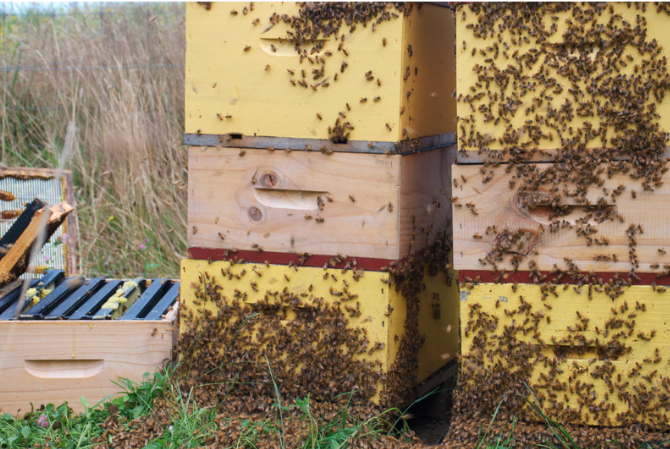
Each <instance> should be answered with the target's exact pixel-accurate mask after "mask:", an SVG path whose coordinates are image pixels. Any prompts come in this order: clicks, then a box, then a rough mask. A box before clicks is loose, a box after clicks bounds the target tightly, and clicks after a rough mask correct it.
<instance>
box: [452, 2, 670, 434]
mask: <svg viewBox="0 0 670 449" xmlns="http://www.w3.org/2000/svg"><path fill="white" fill-rule="evenodd" d="M627 7H628V8H631V9H633V10H635V14H634V15H633V17H635V18H634V19H633V21H632V22H629V21H626V20H625V19H624V18H623V17H622V16H621V15H620V14H617V13H616V11H615V10H614V8H613V6H612V5H609V4H606V3H598V4H575V3H561V4H557V3H551V4H550V3H546V4H532V3H520V4H503V3H479V4H470V5H460V6H458V7H457V10H456V17H457V20H463V21H465V22H466V29H467V30H469V31H468V32H470V33H472V38H471V39H469V38H468V37H467V36H459V40H460V39H461V38H462V39H463V44H462V47H461V46H459V50H460V49H461V48H462V50H463V51H466V52H468V53H469V54H471V55H472V56H478V64H477V65H476V66H474V67H473V68H472V70H473V76H474V78H473V84H472V86H470V88H469V90H468V91H464V92H459V95H458V101H459V102H461V103H463V105H462V106H461V107H459V111H463V110H465V111H467V110H468V109H469V113H468V112H465V113H462V112H461V113H460V114H459V117H458V130H459V132H458V139H459V151H460V156H462V157H463V158H466V159H467V157H468V153H469V152H478V153H479V154H480V155H484V156H485V158H484V159H485V161H486V162H485V163H484V165H483V166H482V170H481V174H482V179H483V181H484V182H488V181H490V180H491V179H492V177H493V176H495V174H496V171H497V170H500V169H503V167H504V170H505V171H506V172H507V173H513V174H514V178H513V180H514V181H513V182H510V186H509V187H510V189H514V188H517V189H519V192H520V196H521V194H523V193H524V192H535V191H540V190H541V191H544V192H548V196H547V198H540V199H538V200H540V201H542V202H547V204H550V207H551V211H552V212H551V215H550V220H551V224H550V225H549V226H548V227H547V228H545V227H542V226H540V227H538V228H537V229H514V228H507V227H505V228H502V227H501V229H498V228H496V227H495V226H489V228H488V229H487V230H486V235H489V236H490V239H492V240H493V245H492V249H491V251H490V252H489V254H488V255H487V256H486V257H485V258H484V259H480V263H481V264H482V266H483V267H485V268H483V269H491V270H492V271H493V272H495V273H497V277H496V278H495V282H507V281H506V278H507V275H509V274H510V273H513V272H517V271H518V270H521V269H524V270H526V269H527V270H528V281H529V282H531V283H534V284H536V285H537V286H536V287H535V288H536V289H537V296H534V297H533V298H532V299H527V298H524V297H523V296H519V301H520V305H519V306H518V307H516V306H514V307H516V308H513V307H512V306H507V307H505V306H504V304H500V303H499V302H496V306H495V310H493V309H490V308H483V307H482V305H481V304H480V303H477V302H473V303H471V304H469V306H470V307H469V309H470V310H469V313H468V314H467V316H461V321H462V323H463V324H462V326H463V336H464V337H465V338H466V339H468V341H471V345H472V346H471V349H469V351H468V353H465V354H464V355H463V356H462V359H461V365H460V374H459V387H458V391H457V392H456V394H455V413H454V415H455V416H456V417H457V418H456V420H455V422H454V423H452V426H451V430H450V433H449V435H448V436H447V437H446V439H445V442H449V443H450V447H473V446H474V445H476V444H477V443H478V442H479V439H480V436H479V435H478V431H479V430H480V429H482V428H486V427H487V426H488V425H489V423H490V421H491V416H492V415H493V413H494V412H495V411H496V408H497V407H498V404H499V403H501V404H502V405H501V406H500V411H499V413H498V417H497V419H496V423H495V424H494V426H493V428H491V429H490V430H489V435H496V436H497V435H502V434H506V433H505V432H507V431H509V430H510V429H511V427H510V426H511V425H512V424H511V423H512V417H517V418H519V419H520V420H521V421H522V423H521V424H516V428H515V430H514V441H515V443H517V444H518V445H520V446H524V445H535V444H537V443H540V442H542V441H545V442H546V441H549V442H552V444H560V443H559V442H558V441H557V440H555V438H554V435H553V434H552V433H551V431H550V430H549V429H548V427H547V426H546V424H545V423H544V422H542V423H537V422H538V421H541V417H540V416H539V415H538V414H537V413H535V411H534V410H533V409H532V408H531V407H529V406H528V403H527V402H526V400H525V398H530V400H531V402H532V401H533V398H532V397H531V396H530V393H529V391H528V389H527V388H526V385H528V386H529V387H530V389H531V390H532V391H533V393H534V395H535V397H536V398H537V401H538V405H539V406H540V407H542V409H543V411H544V412H545V413H546V415H547V416H550V417H552V418H554V419H558V420H559V421H560V422H561V423H562V424H565V425H567V429H568V431H569V432H570V433H571V435H572V436H573V437H574V438H575V441H576V443H577V444H578V445H579V446H580V447H596V446H598V445H602V446H603V447H604V446H607V445H608V444H611V441H618V443H619V444H620V445H621V446H622V447H639V446H640V444H641V443H642V442H645V441H654V440H660V439H662V437H661V433H660V432H662V431H667V430H668V424H667V423H668V422H669V421H668V416H667V410H670V400H668V399H667V398H668V397H670V396H668V393H670V385H669V384H670V382H668V379H667V378H665V377H661V376H659V375H658V374H657V371H656V370H654V368H653V365H655V364H657V363H659V362H660V355H659V353H658V350H656V351H657V355H656V356H655V357H648V358H647V359H645V360H644V362H642V361H638V362H635V363H632V362H630V360H631V359H630V356H631V354H632V353H633V352H634V350H635V348H636V347H638V346H635V344H634V342H640V341H642V342H647V341H649V342H651V343H653V342H654V341H655V340H654V337H655V335H656V332H655V330H654V331H650V330H649V329H644V331H642V332H640V330H637V331H636V330H635V327H636V326H635V325H636V317H638V318H637V319H638V320H639V319H640V317H639V316H640V314H642V313H643V312H642V310H643V309H644V308H645V306H644V304H639V303H638V304H636V305H635V308H634V310H633V307H632V304H631V305H630V309H631V310H628V308H629V305H628V304H627V303H626V301H625V298H626V296H625V292H626V291H627V287H629V286H630V285H633V284H634V283H635V282H639V281H640V277H639V276H638V275H637V273H636V271H637V270H638V268H639V263H640V261H639V255H638V251H637V244H638V240H639V239H640V236H641V234H643V231H644V229H643V226H641V225H640V224H639V223H637V222H635V223H632V222H630V220H632V219H633V218H635V219H636V220H639V219H640V217H623V216H621V214H619V213H618V212H617V209H616V206H612V205H611V202H607V201H605V200H606V196H608V192H604V196H603V197H601V198H600V199H599V200H598V201H595V202H589V201H588V200H587V193H588V192H589V191H595V190H596V189H597V190H599V191H602V190H603V189H602V185H603V180H604V179H605V178H611V177H612V176H614V175H620V174H627V175H628V176H630V178H631V182H636V183H639V184H640V185H641V189H642V190H644V191H648V192H651V191H654V189H656V188H657V187H659V186H660V185H662V183H663V180H662V177H663V174H664V173H665V172H666V171H667V169H668V168H667V166H666V161H665V159H664V157H663V152H664V151H665V147H666V142H667V139H668V135H667V134H666V131H665V130H663V129H661V126H660V124H659V115H658V114H657V112H656V111H657V107H658V104H659V103H660V102H661V101H662V100H663V98H664V96H665V95H666V94H668V93H669V92H668V91H669V89H670V76H669V72H668V68H667V61H666V58H665V57H663V56H662V54H661V45H660V43H659V42H658V41H657V40H656V39H652V38H651V37H650V36H648V35H647V31H646V27H647V19H646V18H645V13H646V11H647V9H652V8H653V10H652V11H653V12H652V11H650V12H651V13H653V14H655V13H661V12H665V13H668V8H667V7H666V6H665V5H655V6H650V5H648V4H643V3H639V4H629V5H628V6H627ZM566 12H569V13H570V14H568V15H563V16H562V17H563V19H561V22H560V25H565V26H564V28H563V29H564V31H562V34H559V33H558V25H559V16H561V14H564V13H566ZM563 20H565V23H563ZM557 39H558V42H560V43H556V42H557ZM614 42H616V44H614ZM463 106H464V107H463ZM519 117H523V120H522V121H521V122H519V121H518V118H519ZM515 118H516V120H515ZM519 123H520V124H519ZM547 146H549V147H552V148H554V150H552V152H551V161H550V162H549V163H546V164H529V163H528V162H531V161H533V160H535V158H536V157H545V156H546V154H547V153H546V152H543V148H546V147H547ZM503 162H506V164H502V163H503ZM624 189H625V187H623V186H620V187H619V188H617V189H614V190H615V191H614V192H611V196H612V199H615V197H616V196H619V195H621V194H622V192H623V190H624ZM631 197H632V199H633V200H634V199H635V198H636V195H635V193H634V191H633V192H632V193H631ZM566 199H569V200H570V203H571V204H581V205H584V206H585V207H583V208H582V210H583V212H582V215H581V216H580V217H578V218H577V219H574V217H573V219H572V220H571V222H567V221H566V220H564V219H562V218H563V217H564V216H565V215H567V214H568V213H569V212H570V211H571V210H572V208H570V207H568V206H566V203H567V201H566ZM526 201H528V202H529V204H524V205H523V206H524V207H528V208H532V207H534V204H531V203H532V202H533V201H534V199H533V198H530V197H528V198H526ZM468 207H469V208H470V210H471V211H472V212H473V214H474V213H475V211H476V204H474V203H471V204H469V205H468ZM610 222H624V223H626V225H625V228H624V229H625V231H624V232H625V239H626V240H627V241H628V249H629V251H628V259H629V262H630V272H629V273H628V274H627V275H621V276H620V275H619V274H614V275H613V276H611V277H609V278H608V279H605V280H603V278H602V276H601V275H599V274H596V273H594V272H584V271H583V270H580V267H579V266H578V265H577V264H576V263H575V262H573V261H572V260H571V259H570V258H568V257H566V258H565V267H559V266H558V265H554V269H553V270H552V271H551V272H550V273H547V272H541V271H540V270H539V269H538V267H537V263H536V262H535V260H534V256H536V255H537V252H534V251H533V250H532V248H533V246H534V244H535V242H537V240H538V239H540V238H542V235H543V234H544V233H547V232H549V233H556V232H567V231H572V232H575V233H576V234H577V236H579V238H580V239H583V241H584V246H586V247H591V248H593V251H594V255H593V260H598V261H616V257H617V256H616V254H611V252H607V251H606V247H607V245H608V243H609V242H608V239H607V238H606V237H598V229H597V228H598V226H599V225H600V224H603V223H610ZM478 237H479V239H481V235H479V234H478V235H476V236H473V238H474V239H478ZM659 253H660V251H659ZM522 263H524V264H527V268H526V266H522ZM655 267H656V269H658V275H659V276H666V275H668V274H669V273H670V269H668V268H670V265H668V268H665V266H664V267H663V268H661V267H660V264H655ZM472 284H473V283H470V282H468V283H467V284H464V285H463V286H464V287H466V288H467V287H470V288H471V287H472ZM561 284H562V285H561ZM567 288H572V289H574V291H576V292H577V293H578V294H582V295H583V297H584V300H585V301H593V302H598V307H604V305H603V304H606V303H607V304H610V303H611V304H616V305H617V306H616V307H613V308H612V316H611V317H610V318H609V319H608V320H606V321H605V322H604V323H600V324H595V323H589V318H587V317H586V316H585V315H583V314H580V313H579V312H578V313H577V316H576V317H575V320H574V322H573V323H570V324H569V325H568V326H567V327H566V328H565V329H564V331H566V332H562V333H561V334H560V335H561V337H558V336H557V337H555V338H556V339H555V340H554V339H553V338H552V341H546V340H543V338H542V336H541V332H540V331H541V330H542V328H543V327H544V328H545V329H546V326H549V325H551V323H552V321H551V316H550V311H551V307H552V306H551V303H552V299H554V298H558V296H559V294H560V291H561V290H564V289H567ZM654 288H655V289H656V291H658V287H656V286H655V285H654ZM513 291H514V292H515V293H516V291H517V288H516V286H515V288H513ZM608 308H609V306H608ZM605 310H607V309H605ZM503 313H504V315H503ZM562 330H563V329H562ZM593 332H595V334H596V336H597V337H596V338H594V337H593ZM544 335H545V338H547V334H546V333H545V334H544ZM588 351H592V352H588ZM575 359H585V360H583V361H584V362H587V363H582V364H576V362H575ZM617 360H622V361H626V360H628V361H629V364H628V365H630V366H626V367H625V368H624V367H622V366H620V365H617V364H616V363H614V362H616V361H617ZM566 373H570V375H569V376H568V375H566ZM595 386H599V387H600V388H599V389H598V392H601V393H600V396H599V395H598V393H597V392H596V387H595ZM602 391H605V392H606V393H604V394H603V393H602ZM501 398H504V399H502V402H501ZM616 404H618V406H617V405H616ZM587 421H588V422H591V423H597V424H598V425H600V426H621V427H615V428H596V429H593V428H583V427H580V428H578V427H577V426H578V425H580V424H582V423H584V422H587ZM651 429H654V430H651ZM656 430H658V431H659V432H656Z"/></svg>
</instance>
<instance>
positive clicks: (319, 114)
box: [316, 112, 323, 120]
mask: <svg viewBox="0 0 670 449" xmlns="http://www.w3.org/2000/svg"><path fill="white" fill-rule="evenodd" d="M316 118H318V119H319V120H323V117H322V116H321V113H320V112H317V113H316Z"/></svg>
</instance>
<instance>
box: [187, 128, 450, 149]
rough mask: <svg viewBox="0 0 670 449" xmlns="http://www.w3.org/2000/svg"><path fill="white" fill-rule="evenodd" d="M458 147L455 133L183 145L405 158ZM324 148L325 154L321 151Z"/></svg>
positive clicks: (208, 140)
mask: <svg viewBox="0 0 670 449" xmlns="http://www.w3.org/2000/svg"><path fill="white" fill-rule="evenodd" d="M455 143H456V137H455V136H454V133H443V134H437V135H434V136H426V137H419V138H416V139H411V140H409V139H408V140H402V141H400V142H379V141H375V142H371V141H365V140H349V141H348V142H347V143H333V142H331V141H330V140H328V139H302V138H299V139H296V138H289V137H267V136H245V135H242V134H221V135H211V134H188V133H185V134H184V145H189V146H209V147H215V146H217V145H220V146H225V147H229V148H257V149H262V150H268V149H274V150H286V149H287V148H288V149H289V150H291V151H323V152H330V151H333V152H343V153H375V154H389V153H390V154H404V153H414V152H416V151H423V150H432V149H435V148H439V147H447V146H450V145H453V144H455ZM322 148H323V150H321V149H322Z"/></svg>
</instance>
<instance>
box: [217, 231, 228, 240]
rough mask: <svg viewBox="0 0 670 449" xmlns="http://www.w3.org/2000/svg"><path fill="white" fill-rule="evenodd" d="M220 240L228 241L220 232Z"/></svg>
mask: <svg viewBox="0 0 670 449" xmlns="http://www.w3.org/2000/svg"><path fill="white" fill-rule="evenodd" d="M219 238H220V239H221V240H225V239H226V236H225V235H223V234H222V233H220V232H219Z"/></svg>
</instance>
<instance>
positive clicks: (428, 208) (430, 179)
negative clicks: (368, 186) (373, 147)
mask: <svg viewBox="0 0 670 449" xmlns="http://www.w3.org/2000/svg"><path fill="white" fill-rule="evenodd" d="M455 154H456V146H455V145H454V146H451V147H448V148H442V149H439V150H434V151H425V152H422V153H417V154H411V155H407V156H403V157H402V159H401V167H400V212H399V219H398V220H399V228H398V238H399V241H400V244H399V245H400V252H401V253H403V252H404V253H405V254H406V253H407V251H408V250H409V248H410V246H411V247H412V249H413V250H414V251H420V250H421V249H423V248H425V247H426V246H427V244H430V243H432V241H433V239H434V237H435V235H436V234H437V232H439V231H441V230H442V229H444V228H445V227H446V226H447V225H448V223H449V222H451V207H450V202H449V198H450V197H451V166H452V163H453V160H454V155H455ZM414 226H416V227H414ZM430 229H432V232H430V233H428V230H430Z"/></svg>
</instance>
